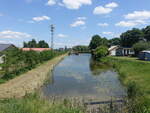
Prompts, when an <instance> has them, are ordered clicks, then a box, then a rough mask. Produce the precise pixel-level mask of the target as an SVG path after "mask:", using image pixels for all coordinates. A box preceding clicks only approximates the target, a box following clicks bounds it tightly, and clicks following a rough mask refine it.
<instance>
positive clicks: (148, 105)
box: [100, 57, 150, 113]
mask: <svg viewBox="0 0 150 113" xmlns="http://www.w3.org/2000/svg"><path fill="white" fill-rule="evenodd" d="M100 61H101V62H103V63H108V64H111V65H112V66H113V67H114V68H115V69H116V71H117V72H118V73H119V79H120V80H121V82H122V83H123V84H124V85H125V86H126V88H127V94H128V99H129V107H130V108H131V109H132V112H129V113H150V85H149V83H150V62H147V61H140V60H138V59H136V58H130V57H105V58H102V59H100ZM134 111H136V112H134ZM144 111H145V112H144Z"/></svg>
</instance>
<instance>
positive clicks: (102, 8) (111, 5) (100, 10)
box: [93, 2, 118, 15]
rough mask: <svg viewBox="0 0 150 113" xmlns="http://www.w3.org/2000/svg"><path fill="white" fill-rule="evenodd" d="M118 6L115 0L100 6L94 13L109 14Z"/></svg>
mask: <svg viewBox="0 0 150 113" xmlns="http://www.w3.org/2000/svg"><path fill="white" fill-rule="evenodd" d="M116 7H118V4H117V3H115V2H112V3H108V4H106V5H105V6H98V7H96V8H95V9H94V11H93V14H95V15H100V14H108V13H111V12H112V11H113V9H114V8H116Z"/></svg>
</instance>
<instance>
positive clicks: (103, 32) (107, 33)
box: [102, 32, 114, 35]
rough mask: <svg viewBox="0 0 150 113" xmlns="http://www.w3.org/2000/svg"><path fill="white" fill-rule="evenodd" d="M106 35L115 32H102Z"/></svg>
mask: <svg viewBox="0 0 150 113" xmlns="http://www.w3.org/2000/svg"><path fill="white" fill-rule="evenodd" d="M102 33H103V34H104V35H113V34H114V33H113V32H102Z"/></svg>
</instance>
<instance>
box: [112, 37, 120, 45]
mask: <svg viewBox="0 0 150 113" xmlns="http://www.w3.org/2000/svg"><path fill="white" fill-rule="evenodd" d="M120 44H121V39H120V38H113V39H110V40H109V45H110V46H113V45H120Z"/></svg>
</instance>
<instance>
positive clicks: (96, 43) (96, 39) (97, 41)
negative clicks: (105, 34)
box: [89, 35, 108, 50]
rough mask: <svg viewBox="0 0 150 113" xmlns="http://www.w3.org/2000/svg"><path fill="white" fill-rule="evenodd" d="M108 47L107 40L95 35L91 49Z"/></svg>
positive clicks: (90, 45)
mask: <svg viewBox="0 0 150 113" xmlns="http://www.w3.org/2000/svg"><path fill="white" fill-rule="evenodd" d="M102 45H105V46H107V45H108V40H107V39H106V38H101V37H100V36H99V35H94V36H93V37H92V40H91V42H90V44H89V48H90V49H91V50H92V49H96V48H97V47H99V46H102Z"/></svg>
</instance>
